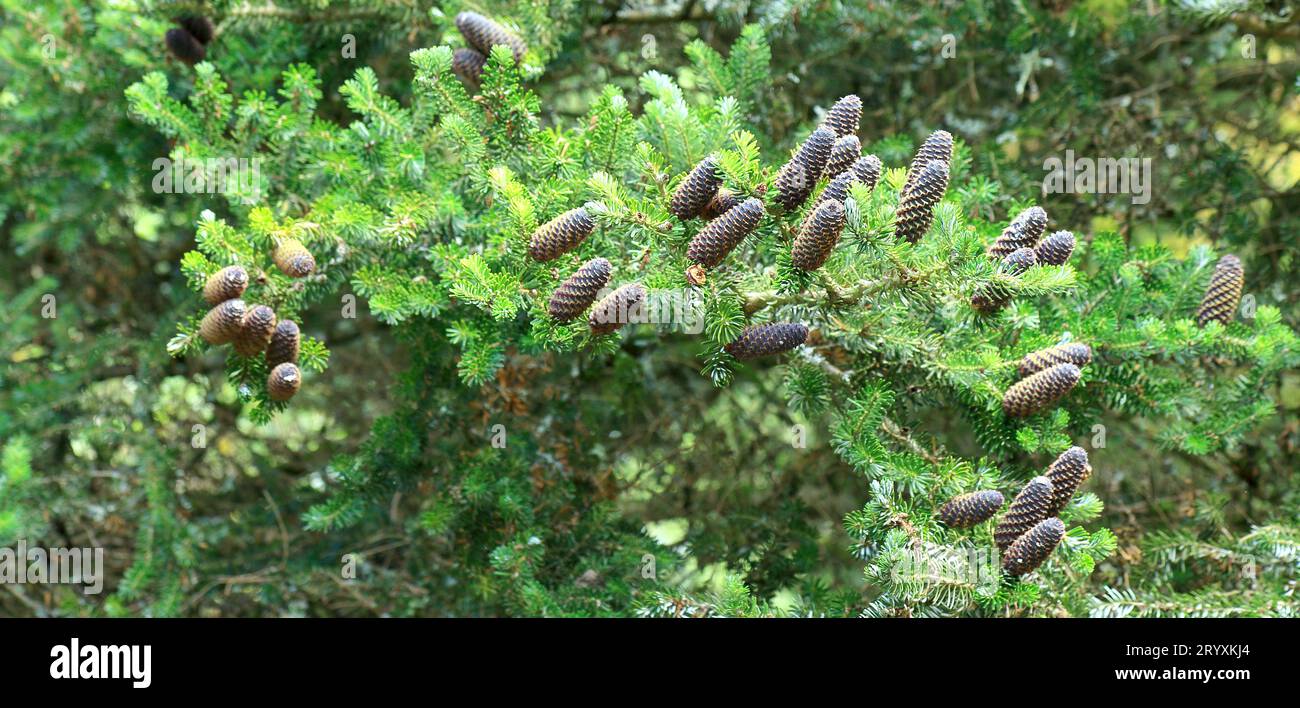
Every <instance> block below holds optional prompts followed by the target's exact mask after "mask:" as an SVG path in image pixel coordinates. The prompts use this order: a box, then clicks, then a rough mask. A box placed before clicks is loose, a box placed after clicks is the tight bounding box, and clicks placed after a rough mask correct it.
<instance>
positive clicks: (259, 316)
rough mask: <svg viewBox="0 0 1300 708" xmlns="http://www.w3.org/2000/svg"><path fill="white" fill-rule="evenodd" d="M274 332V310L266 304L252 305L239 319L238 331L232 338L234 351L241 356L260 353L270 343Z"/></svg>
mask: <svg viewBox="0 0 1300 708" xmlns="http://www.w3.org/2000/svg"><path fill="white" fill-rule="evenodd" d="M274 332H275V311H274V310H272V309H271V308H269V307H267V306H266V305H254V306H253V307H252V308H251V309H250V310H249V311H248V312H245V313H244V318H243V319H242V320H240V321H239V331H238V332H237V333H235V338H234V340H233V341H234V344H235V353H237V354H239V355H241V356H254V355H256V354H260V353H262V351H263V350H265V349H266V346H267V345H268V344H270V342H271V335H272V334H273V333H274Z"/></svg>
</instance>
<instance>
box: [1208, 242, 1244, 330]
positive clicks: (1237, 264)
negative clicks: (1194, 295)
mask: <svg viewBox="0 0 1300 708" xmlns="http://www.w3.org/2000/svg"><path fill="white" fill-rule="evenodd" d="M1245 275H1246V272H1245V270H1243V269H1242V267H1241V259H1240V258H1237V257H1236V256H1234V255H1232V254H1231V253H1229V254H1228V255H1225V256H1224V257H1222V258H1220V259H1219V262H1218V264H1216V265H1215V266H1214V275H1212V276H1210V287H1208V288H1207V289H1206V290H1205V298H1204V299H1202V300H1201V307H1200V309H1198V310H1197V311H1196V324H1197V326H1198V327H1204V326H1205V325H1206V324H1208V323H1209V322H1211V321H1214V322H1220V323H1222V324H1225V325H1226V324H1228V323H1229V322H1231V321H1232V317H1233V315H1234V314H1235V313H1236V312H1237V305H1238V304H1240V303H1241V289H1242V287H1243V286H1244V285H1245Z"/></svg>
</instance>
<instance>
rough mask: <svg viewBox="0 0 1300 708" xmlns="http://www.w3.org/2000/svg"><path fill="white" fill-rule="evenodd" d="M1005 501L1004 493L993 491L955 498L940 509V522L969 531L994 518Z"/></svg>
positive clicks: (988, 490)
mask: <svg viewBox="0 0 1300 708" xmlns="http://www.w3.org/2000/svg"><path fill="white" fill-rule="evenodd" d="M1003 501H1005V500H1004V499H1003V497H1002V492H999V491H996V490H993V489H985V490H983V491H979V492H971V493H970V494H963V495H961V496H958V497H953V498H952V499H950V500H949V501H948V503H947V504H944V505H943V508H941V509H939V521H942V522H943V524H944V526H951V527H952V528H955V529H968V528H970V527H972V526H975V525H976V524H981V523H984V522H985V521H988V520H989V519H991V518H993V515H994V514H996V513H998V509H1001V508H1002V502H1003Z"/></svg>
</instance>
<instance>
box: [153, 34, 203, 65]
mask: <svg viewBox="0 0 1300 708" xmlns="http://www.w3.org/2000/svg"><path fill="white" fill-rule="evenodd" d="M163 39H164V41H166V42H167V49H168V50H169V51H171V53H172V56H174V57H176V58H177V59H180V60H181V61H183V62H185V63H186V64H189V65H190V66H194V65H195V64H197V63H199V62H201V61H203V57H205V56H207V54H208V51H207V50H206V49H204V48H203V45H202V44H200V43H199V40H197V39H195V38H194V35H192V34H190V33H189V32H186V31H185V30H183V29H181V28H180V27H173V28H171V29H169V30H167V34H166V35H163Z"/></svg>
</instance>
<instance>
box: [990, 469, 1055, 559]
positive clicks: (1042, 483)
mask: <svg viewBox="0 0 1300 708" xmlns="http://www.w3.org/2000/svg"><path fill="white" fill-rule="evenodd" d="M1051 508H1052V481H1051V480H1050V479H1048V478H1046V477H1043V476H1041V475H1040V476H1038V477H1034V478H1033V479H1031V480H1029V484H1026V485H1025V487H1024V489H1021V490H1020V493H1019V494H1017V495H1016V498H1015V499H1013V500H1011V506H1009V507H1007V513H1006V514H1003V515H1002V520H1001V521H999V522H998V525H997V528H996V529H994V530H993V542H994V543H996V544H997V545H998V549H999V550H1002V551H1006V550H1007V546H1010V545H1011V544H1012V543H1013V542H1014V541H1015V540H1016V539H1017V538H1020V535H1021V534H1023V533H1024V532H1026V531H1028V530H1029V529H1031V528H1033V526H1034V524H1037V523H1038V522H1039V521H1042V520H1043V519H1046V518H1047V516H1048V514H1050V513H1051Z"/></svg>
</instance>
